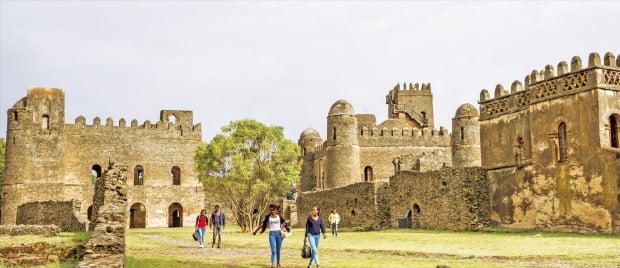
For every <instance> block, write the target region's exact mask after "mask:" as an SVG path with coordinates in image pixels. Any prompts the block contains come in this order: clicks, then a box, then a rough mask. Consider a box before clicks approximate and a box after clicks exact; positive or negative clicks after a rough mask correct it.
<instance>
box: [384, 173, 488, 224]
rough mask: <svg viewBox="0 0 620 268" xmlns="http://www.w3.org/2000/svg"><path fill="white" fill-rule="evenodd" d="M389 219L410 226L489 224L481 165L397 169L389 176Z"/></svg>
mask: <svg viewBox="0 0 620 268" xmlns="http://www.w3.org/2000/svg"><path fill="white" fill-rule="evenodd" d="M387 192H388V193H387V196H386V199H387V200H389V201H388V202H389V211H390V215H391V218H390V222H391V223H392V224H395V223H396V222H397V220H399V219H405V220H406V221H407V225H408V226H409V227H413V228H430V229H447V230H480V229H484V228H485V227H487V226H489V224H490V221H489V211H490V207H489V193H488V184H487V179H486V172H485V170H483V169H481V168H448V169H442V170H437V171H430V172H423V173H420V172H415V171H401V172H399V173H397V174H396V175H395V176H393V177H392V178H390V183H389V186H388V189H387Z"/></svg>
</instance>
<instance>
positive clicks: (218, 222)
mask: <svg viewBox="0 0 620 268" xmlns="http://www.w3.org/2000/svg"><path fill="white" fill-rule="evenodd" d="M209 225H211V228H213V242H211V247H213V246H214V245H215V238H216V237H217V248H220V243H221V242H222V231H224V226H225V225H226V216H225V215H224V212H223V211H221V210H220V205H215V211H213V213H211V220H210V221H209Z"/></svg>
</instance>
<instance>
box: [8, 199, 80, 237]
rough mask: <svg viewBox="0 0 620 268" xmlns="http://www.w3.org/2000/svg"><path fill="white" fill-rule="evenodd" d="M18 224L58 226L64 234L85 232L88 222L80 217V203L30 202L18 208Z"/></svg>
mask: <svg viewBox="0 0 620 268" xmlns="http://www.w3.org/2000/svg"><path fill="white" fill-rule="evenodd" d="M17 224H30V225H49V224H54V225H56V226H58V227H59V228H60V229H61V230H62V231H63V232H84V231H86V230H87V227H88V226H87V225H88V220H87V219H86V217H84V216H82V215H80V201H78V200H72V201H43V202H29V203H25V204H23V205H20V206H19V207H18V208H17Z"/></svg>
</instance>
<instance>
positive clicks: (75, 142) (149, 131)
mask: <svg viewBox="0 0 620 268" xmlns="http://www.w3.org/2000/svg"><path fill="white" fill-rule="evenodd" d="M44 115H48V116H49V119H46V120H48V121H49V124H48V126H47V127H44V126H43V125H44V124H43V123H42V122H41V121H42V119H41V118H43V116H44ZM7 116H8V118H9V120H8V121H9V124H8V125H9V126H8V129H7V148H6V149H7V152H6V161H7V173H6V174H7V175H6V176H5V181H4V189H5V193H6V196H5V200H7V201H6V202H4V203H3V208H2V212H3V213H2V223H3V224H6V223H15V222H16V212H17V207H18V206H19V205H21V204H24V203H27V202H33V201H48V200H52V201H66V200H72V199H76V200H80V201H81V203H82V206H81V211H80V214H81V215H84V216H86V215H87V211H88V209H89V207H90V206H91V204H92V203H91V202H92V195H93V189H94V184H93V181H94V177H96V174H97V173H99V174H101V170H102V167H105V166H106V163H107V162H108V161H109V160H110V159H114V160H115V161H119V162H122V163H127V164H128V167H129V173H130V181H129V185H130V188H133V189H130V190H129V191H130V194H131V195H132V196H131V202H133V203H135V204H142V205H144V206H145V207H146V208H147V209H148V210H149V216H151V217H153V218H151V219H148V220H147V222H149V224H148V225H147V226H148V227H151V226H158V227H164V226H168V225H169V217H168V215H167V214H168V210H169V208H170V206H171V205H172V204H178V205H179V206H180V207H182V209H183V213H185V214H186V215H184V217H183V221H184V222H183V223H182V224H181V225H192V224H193V220H192V218H193V217H195V216H196V215H198V213H199V211H200V209H201V208H203V206H204V204H203V203H204V201H203V200H204V194H203V193H202V184H201V183H200V182H199V181H198V174H197V173H196V172H195V169H194V159H193V157H194V153H195V150H196V148H197V147H198V144H199V143H200V142H201V138H202V136H201V135H202V134H201V126H200V124H197V125H193V115H192V112H191V111H182V110H163V111H161V112H160V118H159V121H157V122H155V123H151V122H150V121H148V120H147V121H145V122H144V123H143V124H138V122H137V120H135V119H134V120H131V122H126V121H125V119H120V120H118V123H116V122H114V121H113V120H112V119H111V118H108V119H106V120H105V122H101V119H99V118H98V117H97V118H95V119H94V120H93V122H92V124H87V123H86V119H85V118H84V117H83V116H78V117H77V118H76V119H75V122H74V123H73V124H65V122H64V91H63V90H61V89H49V88H32V89H29V90H28V96H27V97H25V98H23V99H22V100H20V101H18V102H17V103H16V104H15V105H14V107H13V108H11V109H9V110H8V112H7ZM136 167H141V168H142V170H143V176H142V178H141V181H142V185H134V173H136V172H135V169H136ZM173 169H178V170H180V183H179V185H173V184H174V182H173V175H172V171H173ZM151 200H156V201H151ZM185 216H187V217H185Z"/></svg>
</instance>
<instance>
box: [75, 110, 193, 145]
mask: <svg viewBox="0 0 620 268" xmlns="http://www.w3.org/2000/svg"><path fill="white" fill-rule="evenodd" d="M165 111H166V110H163V111H162V113H163V112H165ZM184 112H186V113H189V115H190V116H191V113H192V112H191V111H184ZM181 121H182V120H180V119H179V120H178V121H169V120H167V117H166V118H161V119H160V120H159V121H157V122H155V123H152V122H151V121H150V120H145V121H144V122H143V123H142V124H139V123H138V120H136V119H132V120H131V122H130V124H129V125H127V121H126V120H125V119H124V118H121V119H119V120H118V124H116V125H115V124H114V120H113V119H112V118H110V117H108V118H107V119H106V120H105V124H102V122H101V119H100V118H99V117H95V118H94V119H93V121H92V124H91V125H88V124H86V118H85V117H84V116H82V115H80V116H78V117H76V118H75V122H74V124H66V125H65V130H66V131H71V132H72V133H81V134H87V133H89V134H92V133H94V132H102V133H108V132H119V133H123V132H126V133H134V134H136V135H138V134H139V135H144V136H153V135H164V136H166V137H168V138H172V137H181V136H183V137H188V136H189V137H197V138H200V136H201V133H202V126H201V124H200V123H198V124H195V125H192V121H191V118H190V119H189V121H187V120H185V121H187V122H185V123H186V124H183V123H182V122H181Z"/></svg>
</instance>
